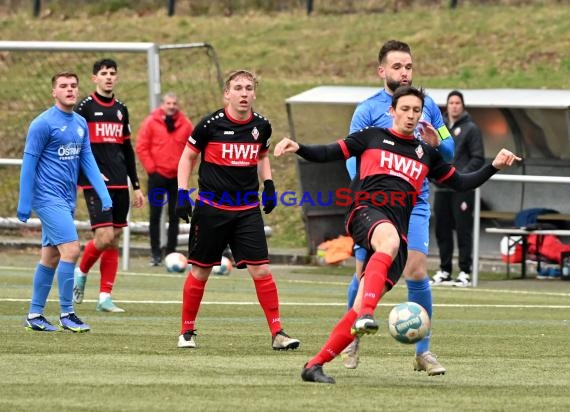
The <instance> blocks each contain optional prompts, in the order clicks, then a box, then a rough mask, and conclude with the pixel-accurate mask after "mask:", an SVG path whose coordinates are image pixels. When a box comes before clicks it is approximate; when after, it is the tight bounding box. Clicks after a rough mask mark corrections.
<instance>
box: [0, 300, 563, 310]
mask: <svg viewBox="0 0 570 412" xmlns="http://www.w3.org/2000/svg"><path fill="white" fill-rule="evenodd" d="M29 301H30V299H14V298H0V302H18V303H22V302H23V303H26V302H29ZM113 301H114V302H117V303H134V304H139V305H181V304H182V301H181V300H115V299H113ZM48 302H59V300H57V299H48ZM83 302H85V303H96V302H97V301H96V300H94V299H91V300H90V299H85V300H84V301H83ZM398 303H400V302H381V303H379V304H378V306H384V307H392V306H394V305H397V304H398ZM279 304H280V305H281V306H323V307H324V306H331V307H337V306H346V302H280V303H279ZM202 305H219V306H257V305H259V302H257V301H248V302H237V301H236V302H211V301H204V302H202ZM433 306H434V307H437V308H501V309H570V305H491V304H462V303H440V304H437V303H435V304H434V305H433Z"/></svg>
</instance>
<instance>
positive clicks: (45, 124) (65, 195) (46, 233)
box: [17, 72, 111, 332]
mask: <svg viewBox="0 0 570 412" xmlns="http://www.w3.org/2000/svg"><path fill="white" fill-rule="evenodd" d="M78 95H79V78H78V77H77V75H76V74H75V73H71V72H60V73H57V74H56V75H54V76H53V77H52V96H53V98H54V99H55V105H54V106H53V107H51V108H50V109H48V110H46V111H45V112H43V113H42V114H40V115H39V116H38V117H36V118H35V119H34V120H33V121H32V123H31V124H30V128H29V130H28V136H27V137H26V144H25V147H24V156H23V161H22V171H21V175H20V197H19V200H18V211H17V214H18V219H19V220H20V221H22V222H26V221H27V220H28V219H29V218H30V215H31V213H32V210H34V212H35V213H36V214H37V216H38V217H39V219H40V221H41V224H42V250H41V257H40V262H39V263H38V265H37V267H36V271H35V274H34V280H33V289H32V302H31V305H30V310H29V313H28V316H27V318H26V323H25V326H26V328H28V329H30V330H34V331H42V332H54V331H57V330H59V328H58V327H56V326H54V325H53V324H52V323H50V322H49V321H48V320H47V319H46V318H45V317H44V309H45V305H46V301H47V297H48V295H49V292H50V290H51V286H52V284H53V278H54V276H55V274H56V272H57V284H58V287H59V303H60V309H61V314H60V317H59V326H60V327H61V328H62V329H67V330H70V331H72V332H87V331H89V330H90V327H89V325H87V324H86V323H84V322H83V321H82V320H81V319H79V317H78V316H77V315H76V314H75V311H74V309H73V301H72V299H73V270H74V269H75V262H76V261H77V258H78V257H79V237H78V235H77V230H76V228H75V224H74V223H73V215H74V213H75V201H76V197H77V178H78V176H79V170H81V171H83V173H84V174H85V175H86V176H87V177H88V179H89V180H90V182H91V183H92V185H93V187H94V188H95V190H96V191H97V194H98V195H99V197H100V198H101V202H102V206H103V210H104V212H105V213H111V198H110V197H109V193H108V192H107V188H106V187H105V182H103V178H102V177H101V174H100V172H99V169H98V168H97V163H95V159H94V158H93V154H92V153H91V146H90V144H89V131H88V128H87V123H86V122H85V119H83V118H82V117H81V116H80V115H78V114H76V113H74V112H73V107H74V105H75V103H77V97H78Z"/></svg>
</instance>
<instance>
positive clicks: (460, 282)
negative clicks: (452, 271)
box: [453, 271, 471, 288]
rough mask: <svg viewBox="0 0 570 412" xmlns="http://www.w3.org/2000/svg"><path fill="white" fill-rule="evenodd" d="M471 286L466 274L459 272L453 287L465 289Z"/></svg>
mask: <svg viewBox="0 0 570 412" xmlns="http://www.w3.org/2000/svg"><path fill="white" fill-rule="evenodd" d="M469 285H471V278H470V276H469V274H468V273H465V272H463V271H461V272H459V275H457V280H456V281H455V283H454V284H453V286H459V287H460V288H466V287H467V286H469Z"/></svg>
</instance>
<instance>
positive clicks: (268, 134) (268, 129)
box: [260, 122, 273, 154]
mask: <svg viewBox="0 0 570 412" xmlns="http://www.w3.org/2000/svg"><path fill="white" fill-rule="evenodd" d="M272 133H273V129H272V127H271V123H269V122H267V123H266V127H265V134H264V139H265V141H264V142H263V147H262V148H261V150H260V152H261V153H262V154H266V153H267V152H268V151H269V148H270V147H271V134H272Z"/></svg>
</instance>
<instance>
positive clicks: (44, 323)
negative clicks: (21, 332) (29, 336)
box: [25, 315, 59, 332]
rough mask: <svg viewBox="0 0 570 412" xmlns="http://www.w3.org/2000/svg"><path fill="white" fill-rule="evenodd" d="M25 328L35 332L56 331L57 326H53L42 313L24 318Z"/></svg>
mask: <svg viewBox="0 0 570 412" xmlns="http://www.w3.org/2000/svg"><path fill="white" fill-rule="evenodd" d="M25 326H26V329H28V330H34V331H37V332H57V331H58V330H59V328H58V327H57V326H53V325H52V324H51V323H50V322H49V321H48V320H47V319H46V318H45V317H44V316H43V315H40V316H38V317H36V318H28V317H27V318H26V324H25Z"/></svg>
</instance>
